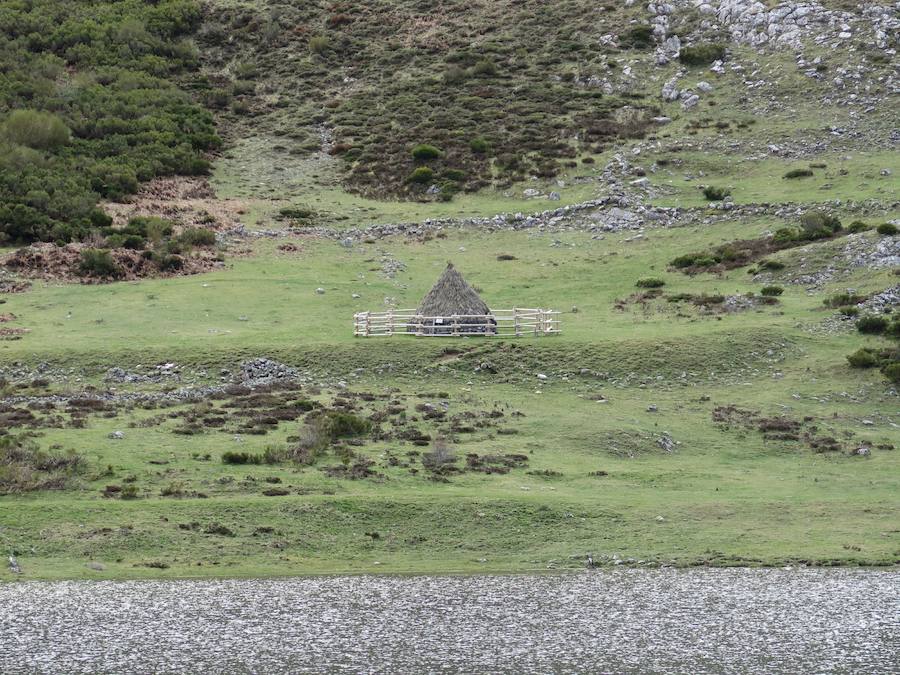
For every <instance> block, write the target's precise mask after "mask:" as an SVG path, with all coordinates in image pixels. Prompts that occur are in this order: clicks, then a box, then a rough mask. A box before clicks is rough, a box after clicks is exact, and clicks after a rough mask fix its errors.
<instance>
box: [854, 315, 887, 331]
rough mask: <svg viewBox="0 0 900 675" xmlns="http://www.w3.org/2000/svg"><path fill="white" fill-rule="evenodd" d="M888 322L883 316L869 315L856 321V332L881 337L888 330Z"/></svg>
mask: <svg viewBox="0 0 900 675" xmlns="http://www.w3.org/2000/svg"><path fill="white" fill-rule="evenodd" d="M887 327H888V320H887V319H885V318H884V317H883V316H878V315H875V314H867V315H866V316H861V317H859V319H857V321H856V330H858V331H859V332H860V333H865V334H866V335H881V334H882V333H884V332H885V331H886V330H887Z"/></svg>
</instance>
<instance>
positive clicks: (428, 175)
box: [406, 166, 434, 184]
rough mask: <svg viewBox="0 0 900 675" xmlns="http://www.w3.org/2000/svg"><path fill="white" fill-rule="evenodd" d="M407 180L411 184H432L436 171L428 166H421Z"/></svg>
mask: <svg viewBox="0 0 900 675" xmlns="http://www.w3.org/2000/svg"><path fill="white" fill-rule="evenodd" d="M406 180H407V182H409V183H417V184H425V183H431V182H433V181H434V169H432V168H431V167H428V166H420V167H418V168H417V169H415V170H414V171H413V172H412V173H411V174H409V178H407V179H406Z"/></svg>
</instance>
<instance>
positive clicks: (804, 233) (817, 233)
mask: <svg viewBox="0 0 900 675" xmlns="http://www.w3.org/2000/svg"><path fill="white" fill-rule="evenodd" d="M800 228H801V231H800V235H799V236H800V238H801V239H805V240H807V241H812V240H815V239H826V238H828V237H830V236H832V235H834V234H836V233H837V232H840V231H841V230H842V229H843V226H842V225H841V221H840V220H838V218H837V216H834V215H831V214H828V213H825V212H824V211H809V212H808V213H804V214H803V215H802V216H801V217H800Z"/></svg>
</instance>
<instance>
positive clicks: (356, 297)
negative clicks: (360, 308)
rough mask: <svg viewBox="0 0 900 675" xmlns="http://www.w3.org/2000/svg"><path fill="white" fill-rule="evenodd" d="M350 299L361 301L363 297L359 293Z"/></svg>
mask: <svg viewBox="0 0 900 675" xmlns="http://www.w3.org/2000/svg"><path fill="white" fill-rule="evenodd" d="M350 297H351V298H353V299H354V300H359V299H360V298H361V297H362V296H361V295H360V294H359V293H354V294H353V295H351V296H350Z"/></svg>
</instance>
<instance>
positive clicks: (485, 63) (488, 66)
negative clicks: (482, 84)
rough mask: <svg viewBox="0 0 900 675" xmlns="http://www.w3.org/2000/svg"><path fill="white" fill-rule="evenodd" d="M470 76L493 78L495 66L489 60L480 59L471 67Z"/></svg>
mask: <svg viewBox="0 0 900 675" xmlns="http://www.w3.org/2000/svg"><path fill="white" fill-rule="evenodd" d="M472 75H474V76H476V77H495V76H496V75H497V64H496V63H494V62H493V61H491V60H490V59H482V60H480V61H478V62H477V63H476V64H475V65H474V66H472Z"/></svg>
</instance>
